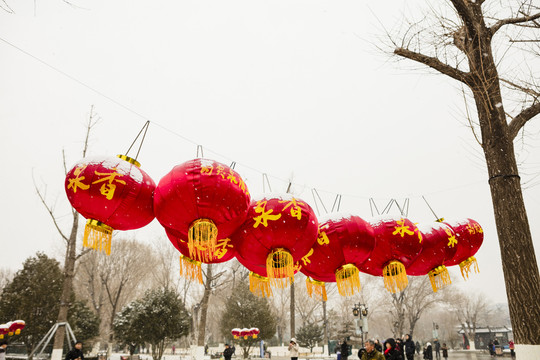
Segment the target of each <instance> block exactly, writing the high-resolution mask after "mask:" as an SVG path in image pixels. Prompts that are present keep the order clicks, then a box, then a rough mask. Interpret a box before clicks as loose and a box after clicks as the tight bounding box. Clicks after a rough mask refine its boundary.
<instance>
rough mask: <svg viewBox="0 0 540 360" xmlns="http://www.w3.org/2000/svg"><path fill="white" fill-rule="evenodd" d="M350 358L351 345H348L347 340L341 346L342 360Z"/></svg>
mask: <svg viewBox="0 0 540 360" xmlns="http://www.w3.org/2000/svg"><path fill="white" fill-rule="evenodd" d="M348 356H349V344H347V340H343V343H342V344H341V360H347V357H348Z"/></svg>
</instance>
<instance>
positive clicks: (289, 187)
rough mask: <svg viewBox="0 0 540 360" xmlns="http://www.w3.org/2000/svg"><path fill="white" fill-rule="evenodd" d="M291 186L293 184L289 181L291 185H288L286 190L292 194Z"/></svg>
mask: <svg viewBox="0 0 540 360" xmlns="http://www.w3.org/2000/svg"><path fill="white" fill-rule="evenodd" d="M291 186H292V182H290V181H289V185H287V191H285V192H286V193H287V194H290V191H291Z"/></svg>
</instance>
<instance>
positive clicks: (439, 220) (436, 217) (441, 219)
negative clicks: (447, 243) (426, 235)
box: [422, 195, 444, 222]
mask: <svg viewBox="0 0 540 360" xmlns="http://www.w3.org/2000/svg"><path fill="white" fill-rule="evenodd" d="M422 199H424V201H425V202H426V205H427V206H428V208H429V210H431V212H432V213H433V216H435V219H437V220H435V221H437V222H443V221H444V218H440V217H438V216H437V214H435V211H433V209H432V208H431V206H430V205H429V203H428V201H427V200H426V198H425V197H424V195H422Z"/></svg>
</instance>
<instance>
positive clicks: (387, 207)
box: [382, 199, 395, 214]
mask: <svg viewBox="0 0 540 360" xmlns="http://www.w3.org/2000/svg"><path fill="white" fill-rule="evenodd" d="M394 201H395V200H394V199H390V202H388V204H386V207H385V208H384V209H383V211H382V214H384V213H385V212H386V214H388V212H389V211H390V208H391V207H392V204H393V203H394Z"/></svg>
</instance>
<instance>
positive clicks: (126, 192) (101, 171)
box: [65, 155, 156, 255]
mask: <svg viewBox="0 0 540 360" xmlns="http://www.w3.org/2000/svg"><path fill="white" fill-rule="evenodd" d="M139 166H140V164H139V163H138V162H137V161H136V160H134V159H132V158H129V157H127V156H124V155H118V158H115V157H100V158H84V159H82V160H80V161H79V162H78V163H77V164H75V166H74V167H73V168H72V169H71V170H70V171H69V172H68V174H67V176H66V181H65V190H66V194H67V197H68V199H69V202H70V203H71V206H73V207H74V208H75V210H77V211H78V212H79V213H80V214H81V215H82V216H84V217H85V218H87V219H88V221H87V223H86V227H85V230H84V237H83V246H85V247H90V248H93V249H99V250H100V251H101V250H104V251H105V252H106V253H107V255H109V254H110V252H111V237H112V231H113V230H114V229H116V230H132V229H138V228H141V227H143V226H145V225H147V224H148V223H149V222H151V221H152V220H153V219H154V211H153V203H152V197H153V193H154V189H155V187H156V185H155V183H154V181H153V180H152V179H151V178H150V176H148V174H146V173H145V172H144V171H142V170H141V169H140V168H139Z"/></svg>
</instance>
